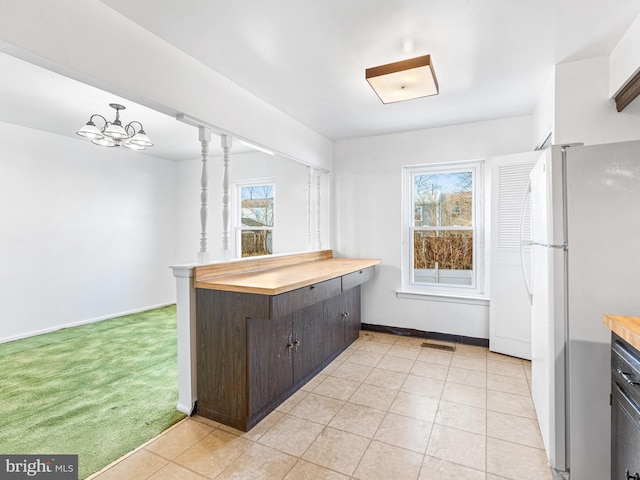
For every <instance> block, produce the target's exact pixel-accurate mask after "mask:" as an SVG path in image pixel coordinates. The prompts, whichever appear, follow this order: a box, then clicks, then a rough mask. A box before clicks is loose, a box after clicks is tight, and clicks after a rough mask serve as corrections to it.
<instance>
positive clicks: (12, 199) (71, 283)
mask: <svg viewBox="0 0 640 480" xmlns="http://www.w3.org/2000/svg"><path fill="white" fill-rule="evenodd" d="M0 205H2V207H1V208H0V225H1V227H0V228H1V230H0V231H1V232H2V234H1V235H0V258H1V262H2V272H3V275H2V276H1V277H0V305H2V316H1V317H0V342H2V341H6V340H9V339H13V338H18V337H23V336H27V335H31V334H35V333H39V332H44V331H50V330H57V329H59V328H62V327H65V326H70V325H73V324H78V323H85V322H87V321H90V320H95V319H100V318H104V317H110V316H115V315H117V314H119V313H124V312H131V311H136V310H142V309H146V308H149V307H153V306H157V305H163V304H168V303H172V302H174V301H175V283H174V278H173V275H172V274H171V271H170V269H169V268H168V266H169V265H170V264H171V263H173V261H174V256H175V236H174V234H173V232H174V226H175V222H176V182H175V164H174V163H172V162H170V161H167V160H162V159H158V158H153V157H149V156H145V155H137V154H135V153H133V152H128V151H123V150H122V149H118V150H116V149H103V148H99V147H96V146H94V145H91V144H90V143H88V142H86V141H84V140H82V139H80V138H79V137H78V140H75V139H71V138H66V137H62V136H59V135H53V134H48V133H44V132H41V131H37V130H31V129H27V128H24V127H18V126H14V125H8V124H4V123H0Z"/></svg>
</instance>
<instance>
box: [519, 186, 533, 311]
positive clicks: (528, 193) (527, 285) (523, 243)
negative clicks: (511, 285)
mask: <svg viewBox="0 0 640 480" xmlns="http://www.w3.org/2000/svg"><path fill="white" fill-rule="evenodd" d="M530 197H531V180H530V179H529V182H528V183H527V191H526V192H525V194H524V197H523V198H522V208H521V209H520V269H521V270H522V278H523V279H524V288H525V289H526V290H527V297H528V298H529V304H531V305H533V293H532V291H531V283H530V282H529V278H528V277H527V272H526V270H525V268H524V247H525V246H531V245H533V242H532V241H525V240H524V238H523V237H524V211H525V208H526V206H527V200H528V199H529V198H530Z"/></svg>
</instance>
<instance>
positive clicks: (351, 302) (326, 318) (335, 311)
mask: <svg viewBox="0 0 640 480" xmlns="http://www.w3.org/2000/svg"><path fill="white" fill-rule="evenodd" d="M360 321H361V319H360V286H357V287H355V288H352V289H350V290H347V291H345V292H342V293H341V294H340V295H337V296H335V297H333V298H331V299H329V300H325V301H324V315H323V323H322V340H323V344H324V349H323V350H324V358H325V359H333V358H334V357H335V356H336V355H337V354H338V353H340V352H341V351H342V350H344V348H346V346H348V345H349V344H351V343H352V342H354V341H355V340H357V339H358V336H359V334H360Z"/></svg>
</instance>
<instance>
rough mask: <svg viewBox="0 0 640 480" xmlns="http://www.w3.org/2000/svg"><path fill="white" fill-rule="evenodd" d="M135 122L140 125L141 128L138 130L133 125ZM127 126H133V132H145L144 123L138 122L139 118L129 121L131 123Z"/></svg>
mask: <svg viewBox="0 0 640 480" xmlns="http://www.w3.org/2000/svg"><path fill="white" fill-rule="evenodd" d="M134 123H137V124H138V125H140V128H139V129H138V130H137V131H136V128H135V127H134V126H133V124H134ZM127 127H131V128H133V132H134V133H137V132H140V131H142V132H144V127H143V126H142V124H141V123H140V122H138V121H137V120H132V121H131V122H129V124H128V125H127Z"/></svg>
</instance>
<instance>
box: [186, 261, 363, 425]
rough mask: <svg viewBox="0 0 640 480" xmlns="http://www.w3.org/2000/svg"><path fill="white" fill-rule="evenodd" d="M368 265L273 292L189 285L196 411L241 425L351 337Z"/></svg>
mask: <svg viewBox="0 0 640 480" xmlns="http://www.w3.org/2000/svg"><path fill="white" fill-rule="evenodd" d="M371 268H373V267H371ZM371 272H372V271H371V270H368V269H365V270H363V271H362V272H358V275H352V276H350V277H349V279H348V281H347V282H346V284H343V279H344V278H345V277H337V278H333V279H330V280H327V281H325V282H320V283H318V284H316V285H311V286H308V287H304V288H300V289H298V290H293V291H291V292H287V293H284V294H281V295H275V296H269V295H260V294H251V293H236V292H227V291H220V290H208V289H200V288H198V289H196V351H197V376H198V378H197V388H198V394H197V397H198V400H197V404H196V409H197V412H198V414H200V415H202V416H204V417H207V418H211V419H213V420H216V421H218V422H221V423H223V424H225V425H229V426H232V427H234V428H237V429H240V430H244V431H247V430H249V429H250V428H251V427H253V426H254V425H255V424H256V423H258V422H259V421H260V420H261V419H262V418H264V417H265V416H266V415H267V414H269V413H270V412H271V411H273V410H274V409H275V408H276V407H277V406H278V405H279V404H280V403H282V402H283V401H284V400H286V398H288V397H289V396H290V395H291V394H292V393H294V392H295V391H296V390H297V389H298V388H300V387H301V386H302V385H303V384H304V383H306V382H307V381H309V380H310V379H311V378H312V377H313V376H314V375H316V374H317V373H318V372H319V371H320V370H321V369H322V368H324V366H326V365H327V364H328V363H329V362H330V361H331V360H333V359H334V358H335V357H336V356H337V355H339V354H340V352H342V351H343V350H344V349H345V348H347V347H348V346H349V345H350V344H351V343H352V342H353V341H355V340H357V338H358V336H359V332H360V320H361V319H360V285H359V283H358V281H360V282H364V281H366V280H367V279H369V278H370V277H371V275H372V273H371ZM345 287H348V288H345Z"/></svg>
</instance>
